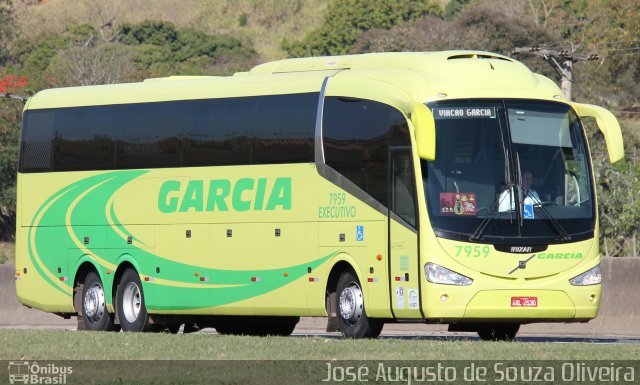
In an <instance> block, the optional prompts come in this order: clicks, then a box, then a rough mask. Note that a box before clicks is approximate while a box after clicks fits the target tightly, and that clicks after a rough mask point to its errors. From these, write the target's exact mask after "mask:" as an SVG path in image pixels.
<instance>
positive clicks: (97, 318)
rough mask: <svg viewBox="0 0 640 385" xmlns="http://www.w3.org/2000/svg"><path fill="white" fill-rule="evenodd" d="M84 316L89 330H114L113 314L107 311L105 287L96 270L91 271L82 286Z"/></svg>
mask: <svg viewBox="0 0 640 385" xmlns="http://www.w3.org/2000/svg"><path fill="white" fill-rule="evenodd" d="M82 318H83V320H84V325H85V328H86V329H87V330H94V331H111V330H114V325H113V315H112V314H109V312H108V311H107V304H106V302H105V296H104V287H103V286H102V281H101V280H100V277H99V276H98V274H96V273H95V272H93V271H92V272H89V274H87V276H86V277H85V280H84V285H83V288H82Z"/></svg>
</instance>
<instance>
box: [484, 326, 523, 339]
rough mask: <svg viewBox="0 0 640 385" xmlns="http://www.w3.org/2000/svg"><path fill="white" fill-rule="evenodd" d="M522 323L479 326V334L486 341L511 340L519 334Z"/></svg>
mask: <svg viewBox="0 0 640 385" xmlns="http://www.w3.org/2000/svg"><path fill="white" fill-rule="evenodd" d="M518 330H520V324H510V323H504V324H500V323H498V324H487V325H482V326H480V327H478V335H479V336H480V338H481V339H483V340H484V341H511V340H513V339H514V338H515V337H516V334H518Z"/></svg>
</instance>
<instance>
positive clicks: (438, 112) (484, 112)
mask: <svg viewBox="0 0 640 385" xmlns="http://www.w3.org/2000/svg"><path fill="white" fill-rule="evenodd" d="M432 111H433V118H434V119H436V120H440V119H494V118H495V117H496V108H495V107H435V108H433V110H432Z"/></svg>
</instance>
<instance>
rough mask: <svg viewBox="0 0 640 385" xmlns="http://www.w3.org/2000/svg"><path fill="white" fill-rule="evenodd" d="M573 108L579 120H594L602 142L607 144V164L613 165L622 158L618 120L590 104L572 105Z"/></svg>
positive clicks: (606, 111) (604, 110)
mask: <svg viewBox="0 0 640 385" xmlns="http://www.w3.org/2000/svg"><path fill="white" fill-rule="evenodd" d="M573 108H574V109H575V110H576V112H577V113H578V115H579V116H580V117H581V118H584V117H591V118H595V120H596V123H597V124H598V128H599V129H600V131H601V132H602V134H603V135H604V140H605V142H607V152H608V153H609V162H611V163H614V162H617V161H619V160H621V159H622V158H624V146H623V142H622V131H621V130H620V124H618V119H616V117H615V116H613V114H612V113H611V112H609V111H608V110H606V109H604V108H602V107H598V106H594V105H592V104H580V103H573Z"/></svg>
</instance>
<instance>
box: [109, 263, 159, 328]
mask: <svg viewBox="0 0 640 385" xmlns="http://www.w3.org/2000/svg"><path fill="white" fill-rule="evenodd" d="M116 297H117V299H116V303H117V312H118V319H119V320H120V325H121V326H122V330H124V331H125V332H144V331H149V330H151V327H150V324H149V314H147V308H146V307H145V305H144V292H143V291H142V285H141V283H140V277H139V276H138V273H137V272H136V271H135V270H132V269H127V270H126V271H125V272H124V273H123V274H122V277H121V278H120V284H119V285H118V292H117V294H116Z"/></svg>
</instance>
